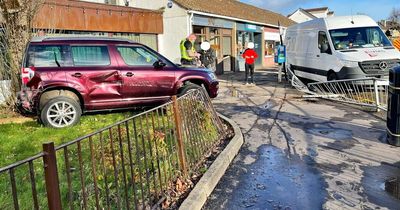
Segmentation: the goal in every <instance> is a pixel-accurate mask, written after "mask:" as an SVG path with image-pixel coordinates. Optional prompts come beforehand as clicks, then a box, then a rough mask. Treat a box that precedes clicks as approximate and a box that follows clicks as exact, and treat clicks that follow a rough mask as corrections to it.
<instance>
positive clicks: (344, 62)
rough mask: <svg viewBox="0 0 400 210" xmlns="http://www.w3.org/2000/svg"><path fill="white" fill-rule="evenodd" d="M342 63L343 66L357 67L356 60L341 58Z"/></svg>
mask: <svg viewBox="0 0 400 210" xmlns="http://www.w3.org/2000/svg"><path fill="white" fill-rule="evenodd" d="M342 64H343V66H346V67H358V62H357V61H348V60H342Z"/></svg>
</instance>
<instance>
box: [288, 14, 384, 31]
mask: <svg viewBox="0 0 400 210" xmlns="http://www.w3.org/2000/svg"><path fill="white" fill-rule="evenodd" d="M371 26H372V27H374V26H378V24H377V23H376V22H375V21H374V20H373V19H372V18H370V17H368V16H366V15H353V16H336V17H329V18H317V19H314V20H310V21H306V22H303V23H299V24H295V25H292V26H290V27H289V28H288V31H290V30H307V29H315V28H318V29H322V28H325V27H326V28H327V30H332V29H340V28H358V27H371Z"/></svg>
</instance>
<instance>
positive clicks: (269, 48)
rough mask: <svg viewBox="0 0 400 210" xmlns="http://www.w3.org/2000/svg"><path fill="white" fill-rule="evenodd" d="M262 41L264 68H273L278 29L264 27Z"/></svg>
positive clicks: (278, 41)
mask: <svg viewBox="0 0 400 210" xmlns="http://www.w3.org/2000/svg"><path fill="white" fill-rule="evenodd" d="M264 40H265V53H264V54H265V56H264V66H265V67H273V66H275V62H274V51H275V47H276V46H277V45H279V43H280V35H279V29H277V28H269V27H265V28H264Z"/></svg>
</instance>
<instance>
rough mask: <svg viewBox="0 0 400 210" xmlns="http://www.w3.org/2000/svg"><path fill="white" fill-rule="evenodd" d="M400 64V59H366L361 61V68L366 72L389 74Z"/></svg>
mask: <svg viewBox="0 0 400 210" xmlns="http://www.w3.org/2000/svg"><path fill="white" fill-rule="evenodd" d="M398 65H400V59H392V60H376V61H364V62H361V63H360V67H361V69H362V70H363V71H364V72H365V73H366V74H378V75H382V74H387V73H388V72H389V70H390V69H391V68H393V67H396V66H398Z"/></svg>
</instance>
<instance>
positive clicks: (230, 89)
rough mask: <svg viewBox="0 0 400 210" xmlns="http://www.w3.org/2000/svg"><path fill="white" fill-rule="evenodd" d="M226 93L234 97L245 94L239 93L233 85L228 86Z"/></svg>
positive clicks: (240, 96) (243, 96) (241, 96)
mask: <svg viewBox="0 0 400 210" xmlns="http://www.w3.org/2000/svg"><path fill="white" fill-rule="evenodd" d="M227 95H230V96H232V97H235V98H245V95H243V94H241V93H240V92H239V91H238V90H236V89H235V88H234V87H229V89H228V91H227Z"/></svg>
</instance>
